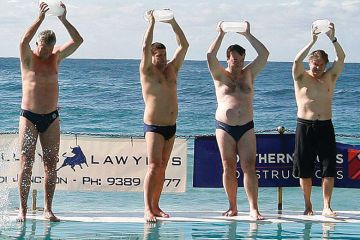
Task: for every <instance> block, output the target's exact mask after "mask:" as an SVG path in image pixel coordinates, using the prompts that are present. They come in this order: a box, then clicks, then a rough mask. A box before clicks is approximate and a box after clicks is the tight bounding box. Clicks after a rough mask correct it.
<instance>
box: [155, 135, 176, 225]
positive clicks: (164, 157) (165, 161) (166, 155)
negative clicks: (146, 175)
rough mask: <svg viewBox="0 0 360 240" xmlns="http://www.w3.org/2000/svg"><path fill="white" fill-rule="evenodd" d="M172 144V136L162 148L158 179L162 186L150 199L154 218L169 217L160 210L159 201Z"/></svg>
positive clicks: (158, 187)
mask: <svg viewBox="0 0 360 240" xmlns="http://www.w3.org/2000/svg"><path fill="white" fill-rule="evenodd" d="M174 142H175V136H173V137H172V138H170V139H169V140H166V141H165V143H164V148H163V153H162V162H161V167H160V175H161V177H160V179H161V181H162V184H159V185H157V186H156V189H155V192H154V196H153V199H152V209H153V211H154V213H155V216H157V217H166V218H168V217H170V216H169V214H167V213H165V212H164V211H163V210H161V209H160V207H159V201H160V196H161V192H162V190H163V186H164V179H165V173H166V168H167V165H168V162H169V158H170V155H171V151H172V149H173V146H174Z"/></svg>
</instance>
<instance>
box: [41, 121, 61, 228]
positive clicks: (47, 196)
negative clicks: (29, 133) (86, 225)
mask: <svg viewBox="0 0 360 240" xmlns="http://www.w3.org/2000/svg"><path fill="white" fill-rule="evenodd" d="M40 142H41V146H42V149H43V161H44V170H45V179H44V180H45V187H44V188H45V191H44V218H45V219H47V220H49V221H52V222H58V221H60V219H58V218H57V217H56V216H55V215H54V213H53V211H52V201H53V198H54V193H55V187H56V179H57V172H56V164H57V162H58V158H59V145H60V122H59V118H57V119H56V120H55V121H54V122H53V123H52V124H51V125H50V126H49V128H48V129H47V130H46V131H45V132H43V133H41V134H40Z"/></svg>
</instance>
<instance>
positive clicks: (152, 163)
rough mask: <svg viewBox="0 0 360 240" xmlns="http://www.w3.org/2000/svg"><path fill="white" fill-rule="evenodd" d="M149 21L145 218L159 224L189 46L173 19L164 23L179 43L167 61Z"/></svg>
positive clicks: (143, 70) (143, 75)
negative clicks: (181, 74) (179, 85)
mask: <svg viewBox="0 0 360 240" xmlns="http://www.w3.org/2000/svg"><path fill="white" fill-rule="evenodd" d="M148 21H149V25H148V28H147V30H146V33H145V36H144V42H143V51H142V57H141V63H140V80H141V87H142V93H143V98H144V102H145V111H144V133H145V140H146V145H147V155H148V159H149V165H148V170H147V173H146V176H145V182H144V204H145V207H144V218H145V220H146V221H147V222H156V220H157V219H156V217H169V215H168V214H166V213H165V212H164V211H162V210H161V209H160V207H159V200H160V195H161V192H162V188H163V184H164V179H165V170H166V167H167V164H168V161H169V158H170V154H171V151H172V148H173V145H174V141H175V131H176V118H177V115H178V100H177V75H178V72H179V70H180V67H181V65H182V64H183V62H184V59H185V54H186V52H187V49H188V47H189V44H188V42H187V40H186V37H185V35H184V33H183V31H182V30H181V28H180V27H179V25H178V24H177V22H176V21H175V19H174V18H173V19H171V20H167V21H163V22H164V23H168V24H170V25H171V27H172V29H173V31H174V32H175V35H176V40H177V44H178V48H177V49H176V51H175V54H174V57H173V59H172V60H171V61H170V62H168V61H167V57H166V48H165V46H164V45H163V44H161V43H152V41H153V32H154V27H155V19H154V16H153V11H150V14H149V15H148Z"/></svg>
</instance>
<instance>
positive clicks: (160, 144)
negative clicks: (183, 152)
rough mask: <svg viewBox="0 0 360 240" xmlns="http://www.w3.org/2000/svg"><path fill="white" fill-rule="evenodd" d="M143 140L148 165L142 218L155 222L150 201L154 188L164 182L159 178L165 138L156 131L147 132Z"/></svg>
mask: <svg viewBox="0 0 360 240" xmlns="http://www.w3.org/2000/svg"><path fill="white" fill-rule="evenodd" d="M145 140H146V149H147V156H148V161H149V162H148V164H149V165H148V169H147V172H146V175H145V179H144V205H145V206H144V218H145V220H146V221H147V222H156V215H155V212H154V209H153V208H152V206H153V204H152V203H153V199H154V197H155V193H156V188H157V187H158V186H159V185H160V184H163V183H164V179H161V177H162V172H161V168H162V153H163V149H164V144H165V139H164V137H163V136H162V135H160V134H158V133H154V132H147V133H146V134H145Z"/></svg>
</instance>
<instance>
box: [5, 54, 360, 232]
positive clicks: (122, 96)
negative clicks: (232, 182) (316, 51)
mask: <svg viewBox="0 0 360 240" xmlns="http://www.w3.org/2000/svg"><path fill="white" fill-rule="evenodd" d="M222 64H224V65H225V63H222ZM138 67H139V60H95V59H94V60H86V59H76V60H75V59H67V60H65V61H64V62H63V63H62V64H61V66H60V72H59V84H60V102H59V107H60V110H59V111H60V118H61V131H62V132H73V133H91V134H101V135H113V134H116V135H124V136H129V135H131V136H142V134H143V132H142V123H143V121H142V118H143V109H144V103H143V99H142V95H141V86H140V81H139V72H138ZM19 69H20V68H19V60H18V59H16V58H0V132H2V133H4V132H15V131H17V128H18V119H19V109H20V101H21V76H20V70H19ZM359 73H360V64H355V63H354V64H350V63H348V64H345V68H344V71H343V73H342V74H341V76H340V78H339V80H338V82H337V86H336V90H335V93H334V101H333V122H334V125H335V131H336V133H337V134H345V135H354V137H352V138H348V137H340V136H338V137H337V141H341V142H344V143H349V144H360V140H359V138H357V137H356V136H359V135H360V133H359V120H358V119H359V116H360V114H359V113H360V111H359V107H358V101H359V96H360V86H359V78H360V74H359ZM178 97H179V117H178V122H177V126H178V131H177V135H178V136H186V137H189V136H190V139H189V140H188V146H189V147H188V148H189V149H188V150H189V151H188V161H189V164H188V182H187V192H186V193H182V194H174V193H171V194H170V193H168V194H164V195H163V196H162V199H161V206H162V208H163V209H164V210H166V211H169V212H170V213H171V211H223V210H226V209H227V207H228V203H227V199H226V195H225V193H224V190H223V189H198V188H196V189H195V188H193V187H192V167H193V144H192V142H193V141H192V138H191V137H192V136H194V135H208V134H213V133H214V114H215V109H216V98H215V92H214V84H213V81H212V79H211V76H210V74H209V71H208V69H207V64H206V62H205V61H185V63H184V65H183V67H182V69H181V71H180V72H179V79H178ZM254 122H255V129H256V130H257V131H262V130H273V129H276V128H277V127H278V126H280V125H282V126H285V128H286V129H288V130H290V131H293V130H295V126H296V104H295V98H294V88H293V80H292V77H291V63H288V62H269V63H268V64H267V65H266V67H265V69H264V70H263V71H262V72H261V73H260V74H259V76H258V77H257V79H256V80H255V96H254ZM276 191H277V189H276V188H260V190H259V206H260V210H261V211H263V212H272V211H276V209H277V192H276ZM0 194H2V198H1V199H0V201H4V204H2V202H0V205H1V204H2V205H1V206H4V207H6V209H8V211H15V209H16V208H17V207H18V196H17V191H16V190H15V189H11V190H5V191H3V189H2V190H1V191H0ZM6 194H7V195H6ZM283 194H284V196H283V208H284V209H285V210H292V211H298V212H300V213H301V212H302V210H303V200H302V194H301V191H300V189H299V188H285V189H284V193H283ZM4 196H5V197H4ZM359 197H360V191H359V190H358V189H340V188H336V189H335V190H334V194H333V200H332V203H333V204H332V207H333V208H334V209H335V210H344V211H351V210H353V211H359V210H360V205H359V204H358V199H359ZM42 199H43V192H42V191H40V192H39V196H38V201H39V203H38V205H40V206H43V204H42V202H41V201H42ZM312 199H313V205H314V210H316V211H320V210H321V209H322V194H321V189H320V188H317V187H315V188H314V190H313V194H312ZM30 203H31V201H30V200H29V204H30ZM53 206H54V211H55V212H56V213H58V214H62V213H63V214H65V213H73V214H74V215H75V216H76V214H77V212H121V211H137V212H141V211H142V210H143V196H142V193H123V192H121V193H113V192H111V193H106V192H64V191H57V192H56V194H55V198H54V203H53ZM238 206H239V211H241V212H246V211H247V210H248V204H247V199H246V196H245V193H244V191H243V189H242V188H239V191H238ZM1 211H2V210H0V213H3V214H2V215H3V216H5V217H6V214H7V212H1ZM265 217H266V216H265ZM5 222H6V221H5ZM7 223H8V222H7ZM356 229H357V228H356V225H354V224H345V223H336V224H334V223H311V222H293V223H284V224H270V223H269V222H266V221H264V222H260V223H255V222H250V223H249V222H244V223H241V222H232V221H228V222H226V223H191V222H160V223H157V224H153V225H148V224H140V223H86V222H60V223H47V222H43V221H36V220H29V221H27V222H26V224H16V223H10V226H9V225H7V226H5V227H4V226H2V228H1V229H0V231H1V232H0V239H11V238H20V239H21V238H23V239H29V238H30V239H37V238H47V239H50V238H51V239H64V238H66V239H109V238H113V239H219V238H220V239H235V238H240V239H241V238H247V239H255V238H258V239H259V238H260V239H261V238H262V239H274V238H275V239H282V238H285V239H299V238H300V239H307V238H308V237H313V238H322V237H324V236H327V235H328V236H329V237H328V238H332V237H333V238H337V239H343V238H347V239H357V238H358V237H359V236H360V230H356Z"/></svg>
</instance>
